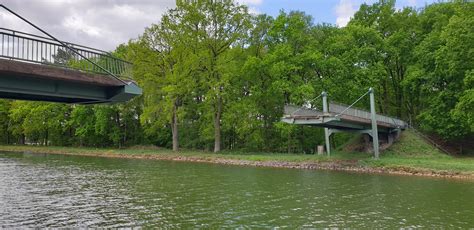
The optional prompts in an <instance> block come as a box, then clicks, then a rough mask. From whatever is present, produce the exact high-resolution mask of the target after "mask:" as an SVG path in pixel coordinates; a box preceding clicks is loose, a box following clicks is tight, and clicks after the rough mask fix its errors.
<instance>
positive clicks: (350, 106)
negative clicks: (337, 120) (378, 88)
mask: <svg viewBox="0 0 474 230" xmlns="http://www.w3.org/2000/svg"><path fill="white" fill-rule="evenodd" d="M371 91H372V89H369V90H368V91H367V92H365V93H364V94H363V95H362V96H360V97H359V98H358V99H357V100H355V101H354V103H352V104H351V105H349V106H348V107H347V108H345V109H344V110H342V112H340V113H339V114H337V115H336V117H339V116H341V115H342V114H343V113H344V112H346V111H347V110H348V109H350V108H351V107H352V106H354V105H355V104H356V103H357V102H359V101H360V100H361V99H362V98H363V97H365V96H366V95H367V94H368V93H370V92H371Z"/></svg>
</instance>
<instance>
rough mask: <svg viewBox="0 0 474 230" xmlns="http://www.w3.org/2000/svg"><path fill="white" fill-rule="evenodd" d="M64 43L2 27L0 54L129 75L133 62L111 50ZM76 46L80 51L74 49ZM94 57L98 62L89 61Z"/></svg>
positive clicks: (29, 60) (87, 70)
mask: <svg viewBox="0 0 474 230" xmlns="http://www.w3.org/2000/svg"><path fill="white" fill-rule="evenodd" d="M63 43H65V44H66V45H67V46H69V48H68V47H65V46H63V45H62V44H61V43H59V42H57V41H55V40H53V39H50V38H46V37H42V36H38V35H33V34H28V33H23V32H19V31H14V30H10V29H6V28H1V27H0V58H3V59H10V60H18V61H25V62H30V63H38V64H45V65H53V66H60V67H64V68H70V69H76V70H81V71H85V72H90V73H98V74H104V75H107V74H109V73H107V72H106V71H104V70H103V69H105V70H107V71H109V72H110V73H113V74H114V75H116V76H119V77H121V78H122V77H123V78H130V77H131V71H132V64H131V63H130V62H127V61H124V60H121V59H119V58H116V57H114V56H112V55H111V54H110V53H108V52H105V51H102V50H98V49H94V48H90V47H87V46H81V45H76V44H72V43H67V42H63ZM70 48H71V49H74V50H75V51H77V52H78V53H79V54H81V55H82V56H83V57H81V56H80V55H78V54H76V53H74V52H73V51H72V50H71V49H70ZM84 57H85V58H87V59H89V60H91V61H93V62H94V63H95V64H97V65H99V66H100V67H102V68H103V69H101V68H99V67H98V66H97V65H94V64H93V63H91V62H89V61H87V60H86V59H85V58H84Z"/></svg>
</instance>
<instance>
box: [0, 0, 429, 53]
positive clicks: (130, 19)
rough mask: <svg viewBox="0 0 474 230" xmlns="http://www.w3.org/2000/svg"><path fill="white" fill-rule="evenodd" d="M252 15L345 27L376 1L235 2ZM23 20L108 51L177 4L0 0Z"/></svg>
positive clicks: (5, 19) (405, 2) (22, 26)
mask: <svg viewBox="0 0 474 230" xmlns="http://www.w3.org/2000/svg"><path fill="white" fill-rule="evenodd" d="M236 1H238V2H239V3H240V4H246V5H248V7H249V10H250V12H251V13H254V14H259V13H265V14H269V15H272V16H276V15H278V13H279V11H280V10H284V11H286V12H289V11H291V10H300V11H305V12H306V13H307V14H310V15H312V16H313V18H314V22H315V23H323V22H324V23H330V24H335V25H337V26H340V27H343V26H345V25H346V24H347V22H348V21H349V20H350V18H351V16H353V15H354V13H355V12H356V11H357V9H358V8H359V6H360V4H362V3H364V2H366V3H368V4H371V3H374V2H376V1H377V0H236ZM434 1H435V0H398V1H397V8H403V7H405V6H411V7H417V8H419V7H423V6H425V5H426V4H429V3H432V2H434ZM0 4H3V5H5V6H6V7H8V8H10V9H11V10H13V11H15V12H16V13H18V14H20V15H21V16H23V17H24V18H26V19H28V20H30V21H32V22H33V23H35V24H36V25H38V26H39V27H41V28H43V29H44V30H46V31H47V32H49V33H50V34H52V35H53V36H55V37H57V38H58V39H60V40H63V41H68V42H72V43H76V44H80V45H86V46H90V47H94V48H97V49H102V50H107V51H111V50H114V49H115V47H116V46H118V45H119V44H121V43H126V42H127V41H128V40H129V39H132V38H137V37H138V36H139V35H140V34H142V33H143V31H144V29H145V28H146V27H148V26H150V25H151V24H153V23H157V22H159V20H160V18H161V15H162V14H163V13H165V12H166V11H167V10H168V9H170V8H173V7H174V6H175V1H174V0H0ZM0 27H3V28H8V29H14V30H18V31H22V32H28V33H34V34H38V35H42V34H41V33H40V32H38V31H36V30H35V29H34V28H32V27H31V26H29V25H27V24H26V23H24V22H22V21H21V20H20V19H18V18H16V17H15V16H13V15H11V14H10V13H8V12H7V11H5V10H4V9H0Z"/></svg>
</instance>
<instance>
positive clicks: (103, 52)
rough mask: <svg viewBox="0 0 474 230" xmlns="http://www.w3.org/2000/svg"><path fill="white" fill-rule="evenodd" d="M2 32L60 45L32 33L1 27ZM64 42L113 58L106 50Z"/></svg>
mask: <svg viewBox="0 0 474 230" xmlns="http://www.w3.org/2000/svg"><path fill="white" fill-rule="evenodd" d="M2 30H3V31H7V32H10V33H11V34H12V35H16V34H21V35H25V36H27V37H33V38H38V39H42V40H44V41H49V42H53V43H55V44H59V43H57V42H56V41H54V40H53V39H51V38H48V37H44V36H40V35H36V34H30V33H25V32H21V31H17V30H12V29H8V28H5V27H0V32H1V31H2ZM62 42H64V43H67V44H69V45H73V46H74V47H76V48H83V49H88V50H91V51H95V52H97V53H102V54H108V55H111V56H112V54H111V53H110V52H107V51H104V50H100V49H96V48H92V47H88V46H85V45H79V44H73V43H70V42H66V41H62Z"/></svg>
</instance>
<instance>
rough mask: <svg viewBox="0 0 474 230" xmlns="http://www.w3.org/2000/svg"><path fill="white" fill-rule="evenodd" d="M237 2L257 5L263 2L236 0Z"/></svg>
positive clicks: (258, 0)
mask: <svg viewBox="0 0 474 230" xmlns="http://www.w3.org/2000/svg"><path fill="white" fill-rule="evenodd" d="M237 2H239V3H240V4H245V5H254V6H259V5H261V4H262V3H263V0H237Z"/></svg>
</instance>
